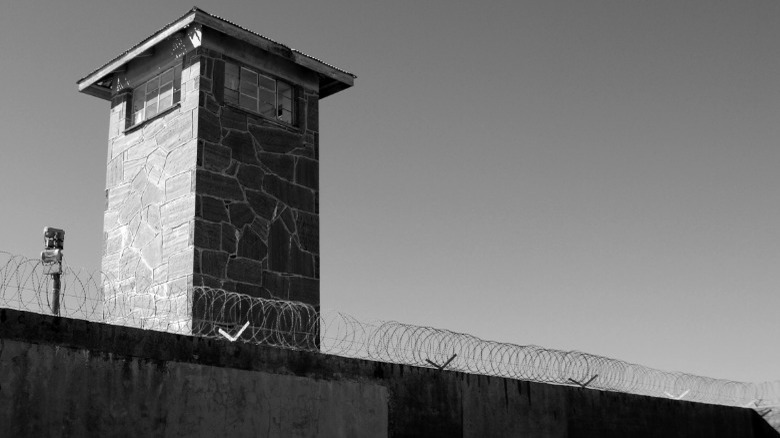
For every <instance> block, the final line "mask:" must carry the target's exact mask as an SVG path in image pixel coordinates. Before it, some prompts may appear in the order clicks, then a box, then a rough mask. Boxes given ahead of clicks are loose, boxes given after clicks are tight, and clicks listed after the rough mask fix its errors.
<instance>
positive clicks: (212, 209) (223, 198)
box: [195, 50, 319, 306]
mask: <svg viewBox="0 0 780 438" xmlns="http://www.w3.org/2000/svg"><path fill="white" fill-rule="evenodd" d="M221 57H222V55H220V54H218V53H215V52H211V51H209V50H201V51H200V53H199V59H200V60H201V62H202V63H205V65H206V66H211V67H207V68H206V70H203V74H207V73H206V72H208V71H211V77H210V79H211V80H210V81H208V85H209V88H208V89H207V88H206V87H205V86H203V85H204V83H205V82H201V88H200V92H201V96H200V99H199V108H198V109H199V112H198V122H197V126H198V132H197V135H198V138H199V139H200V141H201V147H200V148H199V150H198V154H199V155H198V159H197V163H198V170H197V172H196V181H195V187H196V191H197V193H198V194H199V195H200V202H199V208H200V210H199V212H198V214H199V215H200V216H199V217H200V218H202V219H203V221H196V222H195V244H196V248H198V249H203V250H204V251H203V252H202V255H201V263H200V265H199V269H200V271H197V270H196V272H195V274H196V275H198V279H199V280H200V281H201V282H202V283H203V284H213V285H220V287H224V288H227V289H229V288H230V287H233V288H234V289H233V290H235V291H236V292H242V293H250V294H252V295H255V296H269V297H278V298H284V299H291V300H300V301H305V302H307V303H310V304H313V305H315V306H318V305H319V280H318V278H319V266H318V264H319V218H318V216H317V214H316V211H317V207H316V205H317V196H318V193H317V192H318V189H319V183H318V178H319V172H318V167H319V163H318V161H317V160H316V159H315V157H316V155H317V153H316V150H317V144H316V141H317V138H318V137H317V132H316V126H317V124H316V118H317V114H318V112H317V105H318V100H319V99H318V96H317V93H316V92H314V91H310V90H305V89H298V90H297V93H298V95H299V98H298V99H297V104H298V105H299V108H298V120H297V122H296V123H295V125H294V126H292V125H285V124H284V123H280V122H277V121H272V120H267V119H265V118H263V117H262V116H260V115H259V114H254V113H252V112H248V111H245V110H243V109H241V108H236V107H233V106H231V105H230V104H226V103H225V102H224V101H223V96H222V93H221V92H219V91H221V88H222V87H223V85H222V84H223V82H222V81H223V75H222V72H223V71H222V70H221V69H223V68H224V63H223V62H222V60H221V59H220V58H221ZM209 69H210V70H209ZM209 90H211V91H209ZM215 91H217V92H215ZM216 224H219V227H220V229H219V235H220V241H219V247H217V245H216V239H215V238H214V236H215V235H216V226H215V225H216ZM217 248H219V249H220V253H221V255H219V256H217V254H215V253H213V251H215V250H216V249H217ZM206 250H208V251H206ZM207 259H208V260H207ZM218 263H224V264H225V266H222V267H219V266H217V264H218ZM223 272H224V275H225V276H226V277H227V280H226V279H225V278H219V277H218V275H216V274H220V275H221V274H222V273H223ZM264 278H273V279H281V280H280V281H273V282H270V283H267V284H266V283H264V280H263V279H264Z"/></svg>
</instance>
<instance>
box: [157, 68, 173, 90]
mask: <svg viewBox="0 0 780 438" xmlns="http://www.w3.org/2000/svg"><path fill="white" fill-rule="evenodd" d="M169 82H173V69H172V68H170V69H168V70H166V71H165V72H164V73H163V74H161V75H160V86H161V87H163V86H165V85H167V84H168V83H169Z"/></svg>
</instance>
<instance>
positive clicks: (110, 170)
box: [106, 157, 124, 189]
mask: <svg viewBox="0 0 780 438" xmlns="http://www.w3.org/2000/svg"><path fill="white" fill-rule="evenodd" d="M123 164H124V160H123V159H122V157H116V158H114V159H113V160H111V161H109V162H108V166H107V168H106V188H109V189H110V188H112V187H116V186H117V185H119V184H121V183H122V168H123Z"/></svg>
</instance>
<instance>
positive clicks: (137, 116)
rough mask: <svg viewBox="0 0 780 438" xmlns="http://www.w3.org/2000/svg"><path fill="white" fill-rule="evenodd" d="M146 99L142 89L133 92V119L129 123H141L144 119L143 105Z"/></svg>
mask: <svg viewBox="0 0 780 438" xmlns="http://www.w3.org/2000/svg"><path fill="white" fill-rule="evenodd" d="M145 99H146V92H145V90H144V88H143V87H141V88H138V89H136V90H135V91H134V92H133V110H132V111H133V118H132V121H131V123H132V124H133V125H135V124H136V123H141V121H142V120H143V119H144V103H145Z"/></svg>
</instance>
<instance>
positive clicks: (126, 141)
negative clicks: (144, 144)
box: [111, 130, 144, 159]
mask: <svg viewBox="0 0 780 438" xmlns="http://www.w3.org/2000/svg"><path fill="white" fill-rule="evenodd" d="M143 139H144V136H143V132H142V131H141V130H136V131H132V132H128V133H126V134H124V135H120V136H119V137H117V138H115V139H114V141H113V142H112V143H111V159H114V158H116V157H118V156H120V155H122V153H124V152H125V151H126V150H128V149H130V148H131V147H133V146H135V145H136V144H138V143H140V142H141V141H143Z"/></svg>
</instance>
